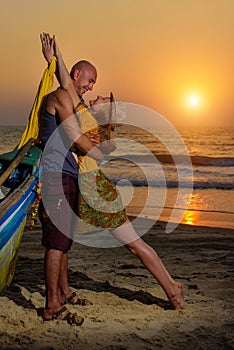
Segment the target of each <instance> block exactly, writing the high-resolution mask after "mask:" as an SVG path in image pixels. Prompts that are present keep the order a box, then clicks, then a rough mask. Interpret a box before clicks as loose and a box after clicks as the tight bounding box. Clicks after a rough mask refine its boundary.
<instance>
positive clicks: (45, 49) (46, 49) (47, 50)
mask: <svg viewBox="0 0 234 350" xmlns="http://www.w3.org/2000/svg"><path fill="white" fill-rule="evenodd" d="M40 38H41V44H42V53H43V55H44V57H45V59H46V61H47V62H48V63H49V64H50V63H51V61H52V59H53V56H54V54H55V52H54V45H55V36H54V35H53V37H52V38H51V37H50V35H49V33H41V34H40Z"/></svg>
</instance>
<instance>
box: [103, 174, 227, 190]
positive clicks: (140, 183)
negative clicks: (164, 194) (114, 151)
mask: <svg viewBox="0 0 234 350" xmlns="http://www.w3.org/2000/svg"><path fill="white" fill-rule="evenodd" d="M109 177H110V176H109ZM110 178H111V177H110ZM111 181H112V182H114V183H115V184H118V185H119V186H129V184H130V183H131V185H132V186H134V187H166V188H178V186H180V187H182V188H191V187H192V188H193V189H220V190H234V183H233V182H219V183H216V182H206V181H195V182H193V183H191V182H180V184H178V181H167V182H166V185H165V182H160V181H153V180H149V181H147V180H144V179H140V180H139V179H136V180H133V179H131V181H128V180H124V179H122V180H121V181H118V180H116V179H114V178H111Z"/></svg>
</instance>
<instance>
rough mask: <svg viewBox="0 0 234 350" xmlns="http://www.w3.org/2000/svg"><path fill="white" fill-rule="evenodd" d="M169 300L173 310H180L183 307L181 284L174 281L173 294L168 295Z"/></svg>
mask: <svg viewBox="0 0 234 350" xmlns="http://www.w3.org/2000/svg"><path fill="white" fill-rule="evenodd" d="M169 301H170V303H171V305H172V307H173V308H174V309H175V310H181V309H184V307H185V302H184V293H183V285H182V283H180V282H175V288H174V295H173V296H171V297H169Z"/></svg>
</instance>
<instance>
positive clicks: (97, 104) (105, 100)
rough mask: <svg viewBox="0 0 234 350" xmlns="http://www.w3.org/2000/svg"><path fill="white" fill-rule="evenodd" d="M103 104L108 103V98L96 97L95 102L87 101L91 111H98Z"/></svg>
mask: <svg viewBox="0 0 234 350" xmlns="http://www.w3.org/2000/svg"><path fill="white" fill-rule="evenodd" d="M104 103H110V97H109V96H107V97H103V96H97V98H96V99H95V100H91V101H89V105H90V107H92V109H93V110H94V111H98V110H99V109H100V108H101V107H102V105H103V104H104Z"/></svg>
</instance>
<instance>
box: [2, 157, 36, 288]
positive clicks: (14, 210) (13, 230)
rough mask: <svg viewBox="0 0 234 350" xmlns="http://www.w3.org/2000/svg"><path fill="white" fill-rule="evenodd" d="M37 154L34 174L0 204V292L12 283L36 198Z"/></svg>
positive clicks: (33, 169) (33, 168) (33, 167)
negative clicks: (30, 212)
mask: <svg viewBox="0 0 234 350" xmlns="http://www.w3.org/2000/svg"><path fill="white" fill-rule="evenodd" d="M37 155H38V157H35V162H34V164H33V166H32V172H33V174H32V175H31V176H29V177H28V178H27V179H25V181H24V182H23V184H22V185H21V186H19V187H18V188H16V189H15V190H13V191H12V192H11V193H10V195H8V196H7V197H6V198H5V199H4V200H3V201H2V202H1V204H0V293H1V292H2V291H3V290H4V289H5V288H6V287H8V286H9V285H10V284H11V282H12V279H13V277H14V271H15V264H16V261H17V254H18V249H19V246H20V242H21V239H22V236H23V232H24V228H25V224H26V218H27V214H28V213H29V211H30V208H31V206H32V204H33V203H34V201H35V199H36V195H37V191H36V190H37V184H38V181H39V158H40V152H38V153H37Z"/></svg>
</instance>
